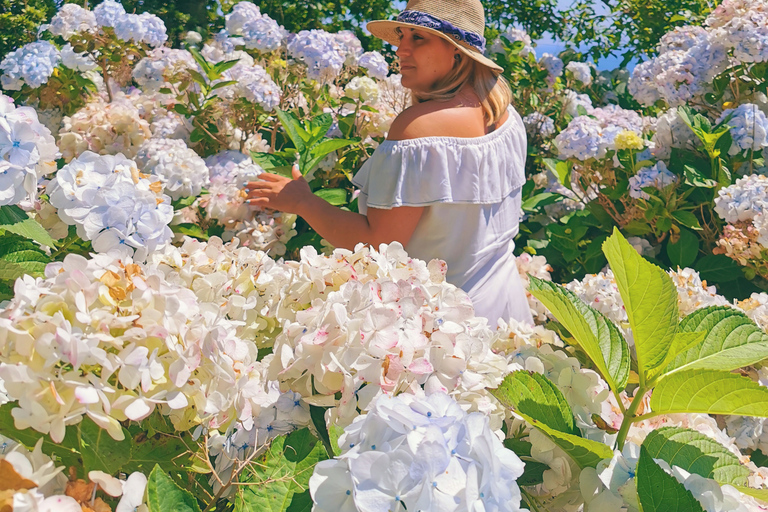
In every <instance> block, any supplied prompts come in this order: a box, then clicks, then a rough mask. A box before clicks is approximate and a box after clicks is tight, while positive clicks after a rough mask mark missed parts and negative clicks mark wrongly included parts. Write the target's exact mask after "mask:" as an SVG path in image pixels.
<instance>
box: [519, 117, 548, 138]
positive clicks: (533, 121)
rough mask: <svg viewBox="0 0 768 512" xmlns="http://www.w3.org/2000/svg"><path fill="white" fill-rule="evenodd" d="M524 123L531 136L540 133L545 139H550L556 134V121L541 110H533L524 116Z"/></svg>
mask: <svg viewBox="0 0 768 512" xmlns="http://www.w3.org/2000/svg"><path fill="white" fill-rule="evenodd" d="M523 124H524V125H525V131H527V132H528V135H529V136H531V137H533V136H535V135H540V136H541V137H542V138H543V139H548V138H549V137H551V136H552V135H554V134H555V122H554V121H553V120H552V118H551V117H549V116H545V115H544V114H542V113H541V112H531V113H530V114H528V115H527V116H525V117H524V118H523Z"/></svg>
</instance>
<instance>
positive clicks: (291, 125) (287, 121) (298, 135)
mask: <svg viewBox="0 0 768 512" xmlns="http://www.w3.org/2000/svg"><path fill="white" fill-rule="evenodd" d="M276 114H277V118H278V119H279V120H280V123H281V124H282V125H283V129H284V130H285V133H287V134H288V137H289V138H290V139H291V142H293V145H294V146H295V147H296V149H297V150H298V151H299V152H300V153H302V152H304V149H305V148H306V143H307V141H309V137H310V135H309V134H308V133H307V131H306V130H305V129H304V127H303V126H302V125H301V121H299V120H298V118H297V117H296V116H295V115H293V114H292V113H291V112H286V111H284V110H280V109H277V111H276Z"/></svg>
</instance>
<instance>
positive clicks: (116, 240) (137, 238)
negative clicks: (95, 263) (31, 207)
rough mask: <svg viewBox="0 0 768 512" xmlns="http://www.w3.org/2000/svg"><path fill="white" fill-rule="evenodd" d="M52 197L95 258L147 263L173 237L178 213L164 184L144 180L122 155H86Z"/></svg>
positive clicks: (60, 178)
mask: <svg viewBox="0 0 768 512" xmlns="http://www.w3.org/2000/svg"><path fill="white" fill-rule="evenodd" d="M47 192H48V195H49V196H50V202H51V204H52V205H54V206H55V207H56V208H58V209H59V216H60V217H61V220H63V221H64V222H66V223H67V224H69V225H75V226H77V233H78V236H80V238H82V239H83V240H91V241H92V244H93V248H94V250H95V251H96V252H110V251H115V252H117V253H118V254H123V255H129V256H130V255H133V253H134V251H137V259H143V258H145V257H146V254H147V253H149V252H152V251H154V250H156V249H157V248H158V247H160V246H162V245H163V244H165V243H166V242H168V241H169V240H170V238H171V236H172V233H171V230H170V228H169V227H168V224H169V223H170V222H171V220H172V219H173V207H172V206H171V199H170V197H168V196H165V195H162V183H161V182H160V181H159V178H157V177H150V176H146V175H142V174H140V173H139V170H138V168H137V167H136V164H135V163H134V162H133V160H128V159H127V158H125V157H124V156H123V155H121V154H118V155H117V156H112V155H105V156H100V155H97V154H95V153H92V152H90V151H86V152H85V153H83V154H82V155H81V156H80V157H78V158H76V159H74V160H73V161H71V162H70V163H69V164H67V165H65V166H64V167H62V168H61V169H60V170H59V172H58V173H57V174H56V177H55V178H54V179H53V180H51V182H50V183H49V184H48V186H47Z"/></svg>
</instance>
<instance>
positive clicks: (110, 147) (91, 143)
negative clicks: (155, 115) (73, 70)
mask: <svg viewBox="0 0 768 512" xmlns="http://www.w3.org/2000/svg"><path fill="white" fill-rule="evenodd" d="M63 124H64V126H63V128H62V129H61V130H60V132H59V136H60V140H59V149H60V150H61V154H62V157H63V158H64V160H66V161H67V162H69V161H71V160H72V159H73V158H75V157H77V156H79V155H81V154H82V153H83V152H84V151H93V152H94V153H99V154H102V155H116V154H118V153H122V154H123V155H125V156H126V157H128V158H133V157H134V156H136V153H137V152H138V151H139V147H141V145H142V144H143V143H144V142H145V141H146V140H147V139H149V138H150V137H151V136H152V132H151V131H150V129H149V123H148V122H147V121H146V120H144V119H142V118H141V115H140V112H139V109H138V108H137V107H136V106H134V105H133V104H132V103H130V102H118V101H115V102H112V103H106V102H105V101H104V100H103V99H101V98H97V99H96V100H94V101H91V102H89V103H88V104H86V106H85V107H83V108H81V109H80V110H78V111H77V112H76V113H75V114H73V115H72V116H67V117H64V121H63Z"/></svg>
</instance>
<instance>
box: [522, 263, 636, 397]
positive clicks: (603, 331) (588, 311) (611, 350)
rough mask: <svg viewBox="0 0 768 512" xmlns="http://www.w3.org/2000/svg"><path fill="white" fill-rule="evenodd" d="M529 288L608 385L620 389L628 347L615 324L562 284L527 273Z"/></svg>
mask: <svg viewBox="0 0 768 512" xmlns="http://www.w3.org/2000/svg"><path fill="white" fill-rule="evenodd" d="M530 282H531V284H530V291H531V293H532V294H533V296H534V297H536V298H537V299H539V300H540V301H541V302H542V303H543V304H544V305H545V306H546V307H547V308H548V309H549V310H550V311H551V312H552V313H553V314H554V315H555V317H556V318H557V320H558V321H559V322H560V323H561V324H563V326H565V328H566V329H568V331H569V332H570V333H571V334H572V335H573V337H574V338H575V339H576V341H577V342H578V344H579V346H580V347H581V348H582V349H583V350H584V352H586V353H587V355H588V356H589V358H590V359H592V361H593V362H594V363H595V366H597V368H598V370H600V373H601V374H603V377H604V378H605V380H606V381H607V382H608V385H609V386H611V388H612V389H614V390H616V391H621V390H623V389H624V388H625V387H626V385H627V379H628V378H629V359H630V356H629V346H628V345H627V342H626V341H625V340H624V337H623V336H622V335H621V332H619V330H618V329H617V328H616V326H615V325H614V324H613V322H611V321H610V320H608V319H607V318H605V316H604V315H603V314H602V313H600V312H599V311H597V310H596V309H594V308H592V307H590V306H588V305H587V304H585V303H584V301H582V300H581V299H579V298H578V297H577V296H576V294H574V293H573V292H571V291H570V290H568V289H566V288H565V287H563V286H560V285H557V284H554V283H551V282H549V281H544V280H543V279H537V278H536V277H534V276H530Z"/></svg>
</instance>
